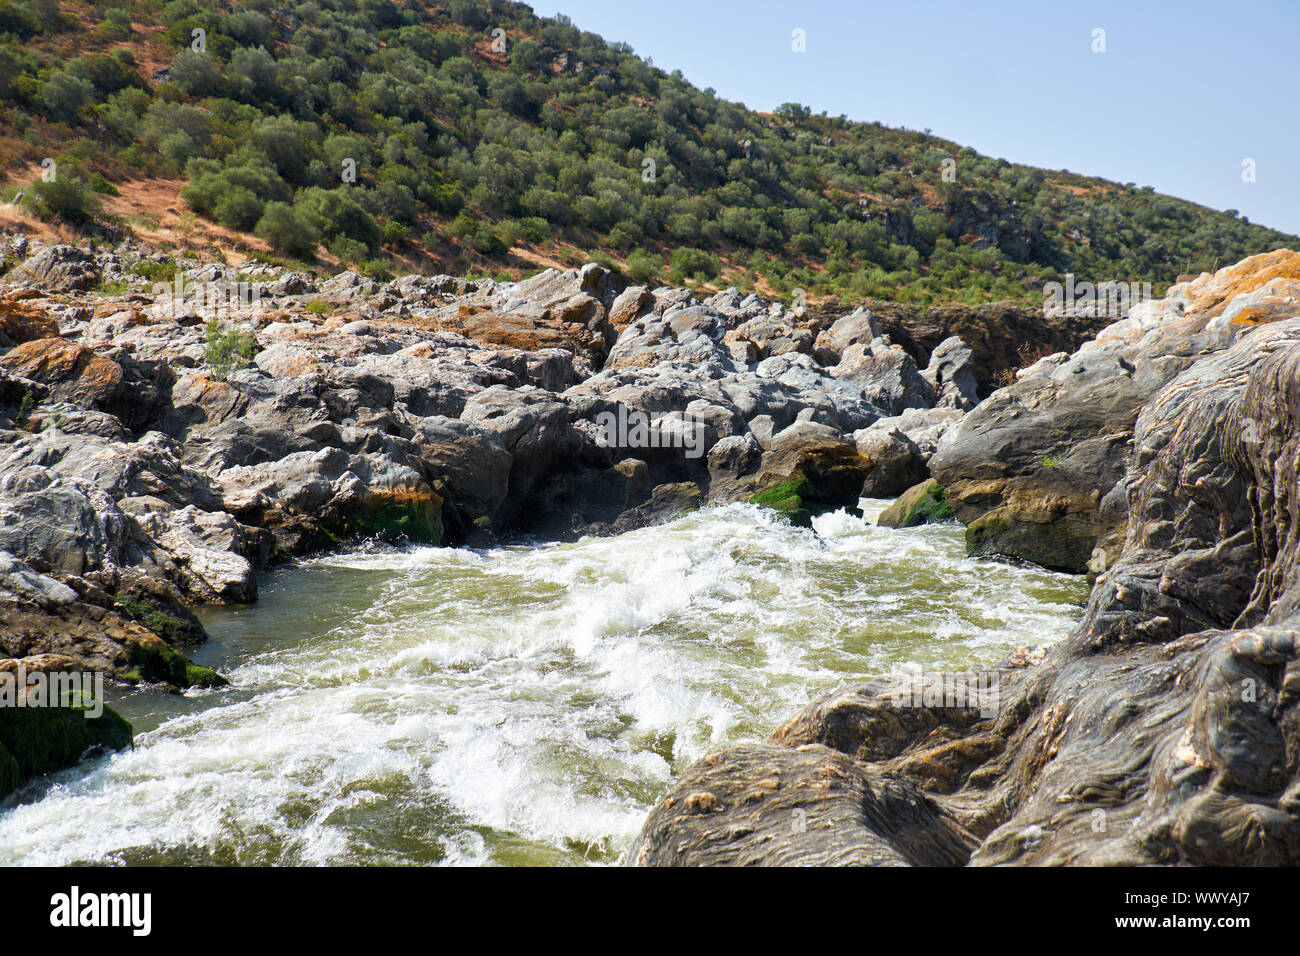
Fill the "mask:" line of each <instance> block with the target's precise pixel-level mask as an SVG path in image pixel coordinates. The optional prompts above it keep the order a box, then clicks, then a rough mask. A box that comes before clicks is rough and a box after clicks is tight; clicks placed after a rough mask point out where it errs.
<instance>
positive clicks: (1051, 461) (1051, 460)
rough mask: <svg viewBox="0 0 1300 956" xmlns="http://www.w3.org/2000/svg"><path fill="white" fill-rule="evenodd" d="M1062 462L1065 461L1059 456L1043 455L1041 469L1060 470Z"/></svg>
mask: <svg viewBox="0 0 1300 956" xmlns="http://www.w3.org/2000/svg"><path fill="white" fill-rule="evenodd" d="M1064 461H1065V459H1064V458H1062V457H1061V456H1060V455H1044V456H1043V467H1044V468H1060V467H1061V463H1062V462H1064Z"/></svg>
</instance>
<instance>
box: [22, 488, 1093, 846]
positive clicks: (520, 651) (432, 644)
mask: <svg viewBox="0 0 1300 956" xmlns="http://www.w3.org/2000/svg"><path fill="white" fill-rule="evenodd" d="M885 504H887V502H882V501H866V502H864V505H865V506H866V513H867V515H868V518H867V520H865V521H864V520H862V519H858V518H855V517H851V516H848V515H846V514H844V513H838V514H834V515H826V516H823V517H821V518H819V519H817V521H816V522H815V531H809V530H807V529H800V528H793V527H790V526H789V525H787V524H785V523H783V522H782V521H781V520H780V519H778V518H776V517H775V516H774V515H773V514H772V513H771V512H766V511H763V510H762V509H759V508H756V507H753V506H748V505H731V506H728V507H726V508H722V509H717V510H707V511H702V512H699V513H696V514H693V515H690V516H687V517H685V518H682V519H680V520H678V521H675V522H673V523H671V524H668V525H664V526H660V527H654V528H646V529H644V530H640V531H636V532H632V533H630V534H625V535H622V536H619V537H616V538H603V539H598V538H588V539H583V540H581V541H578V542H576V543H572V544H551V545H541V546H531V547H525V546H520V547H510V548H502V549H498V550H494V551H477V552H476V551H470V550H464V549H462V550H453V549H438V548H409V549H370V550H361V551H358V552H354V553H350V554H342V555H337V556H333V557H327V558H320V559H317V560H312V561H307V562H304V563H302V564H299V565H296V566H293V567H289V568H285V569H281V570H278V571H276V572H274V573H273V574H271V575H270V576H269V577H268V578H267V580H266V582H265V583H264V585H263V589H262V596H261V601H260V602H259V603H258V604H257V605H254V606H251V607H247V608H239V609H221V610H217V611H213V612H211V613H208V614H206V615H205V618H204V620H205V624H206V625H207V627H208V629H209V631H210V632H211V634H212V635H213V640H212V641H211V642H210V643H209V644H207V645H205V646H204V647H203V648H201V649H200V650H199V651H198V652H197V653H196V654H195V655H194V656H195V659H196V660H197V661H198V662H199V663H202V664H205V665H208V666H212V667H216V668H217V669H218V670H220V671H221V672H222V673H223V674H225V675H227V676H228V677H229V678H230V680H231V682H232V684H233V686H232V687H231V688H227V689H222V690H216V691H199V692H191V693H190V694H188V695H187V696H185V697H175V696H167V695H165V694H162V693H160V692H158V691H156V690H148V691H135V692H131V693H129V694H126V695H124V696H122V697H120V698H119V699H117V700H115V701H111V703H112V705H113V706H114V707H116V708H117V709H118V710H119V712H121V713H122V714H123V715H124V716H126V717H127V719H129V720H131V721H132V722H133V723H134V724H135V728H136V732H137V737H136V746H135V750H134V751H132V752H127V753H121V754H116V755H113V756H111V757H104V758H99V759H97V760H94V761H91V762H88V763H83V764H82V765H81V766H79V767H77V768H73V769H71V770H68V771H64V772H62V773H60V774H57V775H54V776H53V777H50V778H46V779H44V780H40V781H34V782H32V783H30V784H28V785H27V786H26V787H25V788H24V789H23V790H21V791H20V792H19V793H18V794H17V795H15V796H14V797H11V798H10V800H9V801H8V802H7V803H4V804H0V864H3V865H8V864H47V865H48V864H66V863H74V862H94V863H224V864H309V865H310V864H345V865H346V864H389V863H448V864H504V865H521V864H547V863H612V862H618V860H619V859H620V857H621V856H622V854H623V853H624V852H625V851H626V849H627V847H628V845H629V844H630V843H631V841H632V839H633V838H634V837H635V835H636V833H637V831H638V830H639V828H640V826H641V823H642V821H643V820H644V818H645V816H646V814H647V813H648V812H649V809H650V808H651V806H652V805H653V803H654V801H655V800H656V799H657V798H658V797H659V796H660V795H661V794H663V793H664V792H665V791H666V790H667V788H668V787H669V786H670V785H671V783H672V780H673V778H674V776H675V775H676V774H677V773H680V772H681V770H683V769H684V768H685V767H686V766H687V765H688V764H689V763H691V762H692V761H694V760H695V759H697V758H699V757H700V756H702V755H704V754H706V753H709V752H711V751H714V750H717V749H719V748H722V747H725V746H727V745H728V744H731V743H734V742H737V741H740V740H743V739H747V738H748V739H755V738H757V739H761V738H763V737H765V736H766V735H767V734H768V733H770V732H771V730H772V728H773V727H774V726H775V725H776V724H778V723H780V722H781V721H783V720H785V719H786V718H788V717H790V716H792V715H793V714H794V713H795V712H796V711H798V710H799V708H801V707H802V706H803V705H805V704H806V703H808V702H809V701H811V700H812V699H813V698H814V697H816V696H817V695H818V694H820V693H823V692H825V691H827V690H830V689H832V688H834V687H836V686H837V685H840V684H845V683H851V682H853V681H855V680H858V679H860V678H862V677H865V676H867V675H872V674H875V675H880V674H884V673H888V672H889V670H890V668H891V666H893V665H901V664H907V663H918V664H920V665H922V666H923V667H925V668H926V669H928V670H934V669H940V668H942V669H949V670H963V669H967V668H970V667H974V666H991V665H994V664H996V663H997V662H998V661H999V660H1001V659H1002V658H1003V657H1004V656H1005V655H1006V654H1007V653H1008V652H1009V651H1010V650H1012V649H1013V648H1015V647H1017V646H1019V645H1022V644H1031V645H1038V644H1041V643H1045V642H1048V641H1052V640H1055V639H1057V638H1059V637H1061V636H1063V635H1064V634H1065V633H1066V632H1067V631H1068V630H1069V628H1070V626H1071V625H1072V624H1073V623H1074V622H1075V621H1076V620H1077V619H1078V617H1079V615H1080V613H1081V611H1080V607H1079V605H1080V602H1081V601H1082V600H1083V598H1084V596H1085V592H1086V588H1085V584H1084V581H1083V579H1082V578H1078V577H1072V576H1069V575H1062V574H1054V573H1051V572H1047V571H1043V570H1039V569H1033V568H1022V567H1015V566H1012V565H1009V564H1001V563H996V562H992V561H981V560H973V559H968V558H966V557H965V556H964V553H963V547H962V532H961V529H960V528H959V527H958V526H956V525H945V526H929V527H922V528H914V529H908V530H904V531H891V530H888V529H880V528H876V527H874V524H873V522H874V517H875V515H876V514H877V513H878V512H879V511H880V510H881V509H882V508H883V507H884V506H885Z"/></svg>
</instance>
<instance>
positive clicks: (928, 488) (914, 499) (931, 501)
mask: <svg viewBox="0 0 1300 956" xmlns="http://www.w3.org/2000/svg"><path fill="white" fill-rule="evenodd" d="M952 517H953V513H952V506H951V505H949V504H948V502H947V501H946V500H944V496H943V485H941V484H939V482H937V481H935V480H934V479H933V478H928V479H926V480H925V481H923V482H921V483H920V484H919V485H913V486H912V487H911V488H909V489H907V491H905V492H903V494H902V495H900V496H899V498H898V500H897V501H895V502H894V503H893V504H892V505H890V506H889V507H888V508H886V509H885V510H884V511H882V512H881V513H880V517H879V518H877V519H876V524H877V525H879V526H880V527H882V528H913V527H916V526H917V525H921V524H934V523H937V522H940V521H948V520H951V519H952Z"/></svg>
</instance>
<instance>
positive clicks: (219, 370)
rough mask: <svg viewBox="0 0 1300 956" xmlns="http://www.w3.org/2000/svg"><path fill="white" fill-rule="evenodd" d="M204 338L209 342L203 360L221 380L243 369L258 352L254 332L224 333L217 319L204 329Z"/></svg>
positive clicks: (236, 330)
mask: <svg viewBox="0 0 1300 956" xmlns="http://www.w3.org/2000/svg"><path fill="white" fill-rule="evenodd" d="M203 337H204V339H205V340H206V342H207V344H206V345H205V346H204V348H203V360H204V361H205V362H207V363H208V364H209V365H210V366H212V371H213V374H214V376H215V377H216V378H219V379H225V378H226V377H227V376H229V375H230V373H231V372H234V371H237V370H238V369H241V368H243V367H244V366H245V365H247V364H248V363H249V362H251V361H252V360H253V356H255V355H256V354H257V352H258V347H257V336H255V335H254V334H253V333H252V332H249V331H247V330H245V329H231V330H230V331H228V332H222V331H221V327H220V326H218V325H217V323H216V320H215V319H214V320H212V321H210V322H208V324H207V325H206V326H205V327H204V329H203Z"/></svg>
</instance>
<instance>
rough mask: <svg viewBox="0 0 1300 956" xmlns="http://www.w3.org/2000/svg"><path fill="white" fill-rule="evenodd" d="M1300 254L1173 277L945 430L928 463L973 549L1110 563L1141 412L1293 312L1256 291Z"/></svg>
mask: <svg viewBox="0 0 1300 956" xmlns="http://www.w3.org/2000/svg"><path fill="white" fill-rule="evenodd" d="M1279 256H1281V260H1280V261H1279ZM1288 257H1289V258H1288ZM1287 262H1290V263H1291V264H1290V266H1289V267H1288V266H1287V265H1286V263H1287ZM1297 263H1300V256H1295V255H1294V254H1270V255H1269V256H1256V257H1253V258H1252V259H1248V260H1245V262H1243V263H1241V264H1240V265H1238V266H1234V267H1232V268H1230V269H1224V270H1220V272H1219V273H1218V274H1216V276H1213V277H1209V276H1207V277H1201V278H1198V279H1197V280H1195V281H1193V282H1189V283H1183V284H1180V285H1175V286H1171V287H1170V289H1169V294H1168V296H1167V297H1166V298H1165V299H1163V300H1159V301H1155V302H1145V303H1142V304H1141V305H1139V306H1135V307H1134V308H1133V310H1132V313H1131V315H1130V317H1129V318H1127V319H1125V320H1122V321H1119V322H1116V323H1114V324H1112V325H1110V326H1108V327H1107V328H1106V329H1104V330H1103V331H1102V332H1101V333H1099V334H1098V336H1097V337H1096V338H1095V339H1094V340H1092V341H1090V342H1087V343H1086V344H1084V345H1083V346H1082V347H1081V348H1080V349H1079V351H1078V352H1076V353H1075V354H1074V355H1070V356H1067V355H1065V354H1058V355H1053V356H1048V357H1046V358H1043V359H1041V360H1039V361H1038V362H1037V363H1036V364H1034V365H1033V366H1032V367H1030V368H1028V369H1025V370H1023V371H1022V372H1021V373H1020V374H1019V376H1018V380H1017V381H1016V382H1015V383H1014V384H1012V385H1010V386H1008V387H1006V388H1003V389H1000V390H998V391H997V392H995V393H994V394H993V395H992V396H990V397H989V399H988V400H986V401H985V402H983V403H982V404H981V405H980V406H979V407H978V408H977V409H975V410H974V411H972V412H971V413H970V414H969V415H967V416H966V417H965V418H964V419H963V420H962V421H961V422H960V423H958V424H957V425H955V426H953V427H952V428H951V429H950V430H949V431H947V433H946V434H945V435H944V437H943V439H942V441H941V442H940V444H939V447H938V449H937V450H936V452H935V454H934V456H933V458H932V459H931V460H930V462H929V465H930V471H931V474H933V475H934V477H935V478H936V479H938V481H939V482H940V484H942V485H943V486H944V489H945V492H946V495H947V500H948V501H949V503H950V504H951V505H952V508H953V510H954V512H955V513H956V515H957V517H958V518H959V519H960V520H961V521H962V522H963V523H964V524H965V525H966V526H967V543H968V546H969V548H970V550H971V551H972V553H978V554H994V555H1006V556H1010V557H1016V558H1021V559H1024V560H1028V561H1032V562H1034V563H1036V564H1041V565H1044V566H1046V567H1051V568H1059V569H1062V570H1067V571H1083V570H1085V569H1087V568H1088V566H1089V563H1090V562H1093V564H1094V565H1104V564H1106V563H1107V562H1108V561H1109V559H1110V558H1111V557H1113V554H1114V550H1115V548H1116V547H1117V546H1118V543H1119V536H1120V535H1121V534H1122V533H1123V527H1124V496H1123V493H1122V491H1120V490H1118V489H1117V483H1118V482H1119V480H1120V478H1121V476H1122V474H1123V469H1124V461H1125V459H1126V457H1127V454H1128V450H1129V447H1130V445H1131V442H1132V438H1133V427H1134V423H1135V422H1136V419H1137V416H1138V412H1139V411H1140V410H1141V409H1142V407H1143V406H1144V405H1146V404H1147V403H1148V402H1149V401H1150V400H1151V399H1152V397H1153V396H1154V395H1156V394H1157V392H1159V391H1160V389H1162V388H1163V387H1164V386H1165V385H1166V384H1168V383H1169V382H1170V381H1171V380H1172V379H1173V378H1174V377H1175V376H1177V375H1178V374H1179V373H1181V372H1183V371H1184V370H1186V369H1188V368H1189V367H1191V366H1192V365H1194V364H1195V363H1196V362H1197V361H1199V360H1201V359H1203V358H1205V357H1206V356H1208V355H1212V354H1214V353H1217V352H1220V351H1222V350H1223V349H1225V348H1227V347H1228V346H1229V345H1230V344H1231V343H1232V342H1233V341H1235V340H1236V339H1238V338H1240V337H1241V336H1242V335H1244V334H1246V333H1247V332H1248V331H1249V330H1251V329H1253V328H1254V327H1255V326H1256V325H1257V324H1259V323H1261V322H1264V321H1266V320H1267V319H1269V318H1273V319H1276V318H1280V317H1285V316H1287V315H1288V314H1294V311H1295V308H1296V307H1295V305H1294V303H1292V304H1289V305H1288V304H1286V303H1285V302H1284V301H1281V300H1279V303H1280V304H1278V305H1276V306H1275V307H1274V308H1273V311H1271V312H1268V313H1267V314H1265V313H1264V312H1263V311H1261V309H1262V308H1263V307H1262V306H1260V305H1259V304H1258V302H1259V301H1262V300H1261V299H1260V298H1259V292H1260V290H1261V289H1266V288H1267V289H1276V288H1278V287H1279V286H1278V284H1279V283H1280V282H1284V281H1290V280H1285V279H1283V278H1281V277H1280V276H1279V275H1278V271H1279V270H1281V271H1285V270H1286V269H1287V268H1290V269H1291V270H1292V271H1298V270H1300V265H1298V264H1297ZM1242 300H1249V301H1250V302H1251V303H1253V304H1252V305H1251V306H1250V307H1251V308H1252V310H1253V311H1252V312H1251V316H1252V318H1251V319H1250V320H1249V321H1239V320H1238V316H1239V315H1240V314H1241V311H1240V310H1241V309H1242V308H1245V306H1243V305H1242ZM1098 547H1100V551H1099V553H1097V554H1096V555H1095V556H1094V550H1095V549H1097V548H1098Z"/></svg>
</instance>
